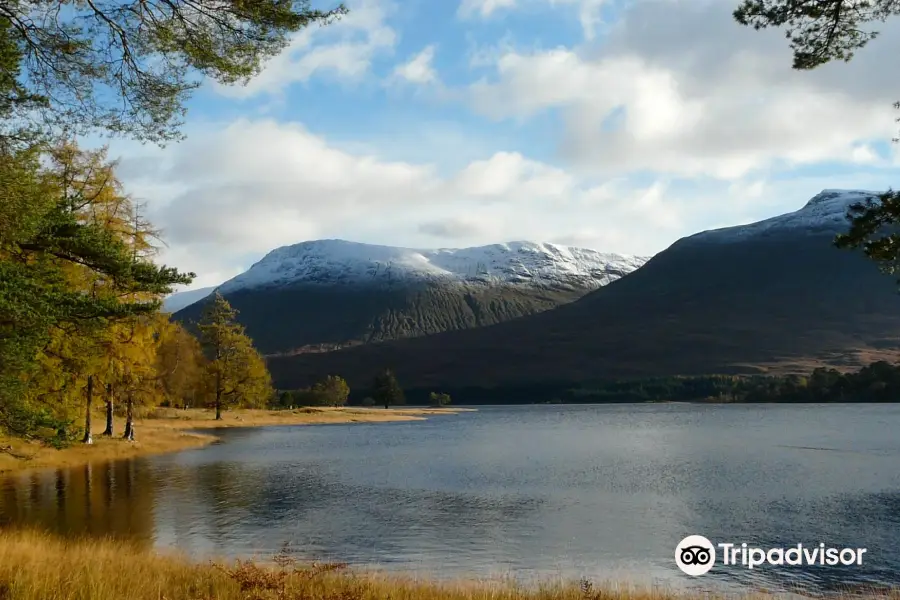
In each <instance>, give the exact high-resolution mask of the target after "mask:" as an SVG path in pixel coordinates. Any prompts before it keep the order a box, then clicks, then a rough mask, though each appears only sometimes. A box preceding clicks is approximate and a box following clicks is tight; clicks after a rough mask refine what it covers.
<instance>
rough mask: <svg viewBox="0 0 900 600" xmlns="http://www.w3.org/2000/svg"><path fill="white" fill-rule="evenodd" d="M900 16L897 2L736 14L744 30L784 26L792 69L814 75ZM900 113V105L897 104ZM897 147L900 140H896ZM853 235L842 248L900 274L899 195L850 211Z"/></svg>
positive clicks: (801, 5)
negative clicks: (877, 26) (856, 251)
mask: <svg viewBox="0 0 900 600" xmlns="http://www.w3.org/2000/svg"><path fill="white" fill-rule="evenodd" d="M896 15H900V3H898V2H895V1H894V0H864V1H858V0H743V2H742V3H741V4H740V6H738V8H737V9H736V10H735V11H734V18H735V19H736V20H737V22H738V23H740V24H741V25H746V26H750V27H753V28H754V29H765V28H768V27H780V28H783V29H784V32H785V37H787V39H788V40H789V41H790V46H791V49H792V50H793V54H794V60H793V67H794V68H795V69H798V70H810V69H815V68H816V67H819V66H822V65H824V64H827V63H829V62H831V61H834V60H842V61H845V62H848V61H850V60H851V59H852V58H853V56H854V54H855V53H856V52H857V51H858V50H860V49H862V48H864V47H865V46H866V45H867V44H868V43H869V42H870V41H872V40H874V39H875V38H876V37H877V36H878V32H877V31H875V30H874V29H872V28H871V25H872V24H874V23H877V22H884V21H885V20H887V19H888V18H890V17H893V16H896ZM894 107H895V108H900V102H897V103H895V104H894ZM894 141H895V142H897V141H898V139H894ZM847 217H848V219H849V221H850V228H849V231H848V232H847V233H845V234H841V235H838V236H837V238H836V239H835V245H836V246H838V247H839V248H846V249H861V250H862V251H863V252H864V253H865V254H866V256H868V257H869V258H870V259H872V260H874V261H875V262H876V263H878V264H879V266H880V267H881V268H882V269H883V270H884V271H886V272H888V273H897V272H898V269H900V232H898V231H897V229H896V225H897V224H900V192H896V191H893V190H888V191H887V192H885V193H884V194H880V195H879V197H878V198H877V199H875V200H868V201H866V202H861V203H857V204H854V205H853V206H851V207H850V208H849V210H848V213H847Z"/></svg>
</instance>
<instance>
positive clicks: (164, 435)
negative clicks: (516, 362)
mask: <svg viewBox="0 0 900 600" xmlns="http://www.w3.org/2000/svg"><path fill="white" fill-rule="evenodd" d="M473 410H475V409H471V408H427V407H422V408H415V407H412V408H405V407H398V408H390V409H384V408H367V407H309V408H297V409H294V410H264V409H240V410H231V411H226V412H224V413H223V414H222V420H221V421H216V420H215V413H214V411H213V410H211V409H198V408H194V409H188V410H181V409H166V408H161V409H155V410H151V411H149V413H148V414H147V415H145V416H144V417H143V418H139V419H135V424H134V428H135V438H136V439H135V441H134V442H127V441H125V440H123V439H121V431H122V427H124V422H123V421H124V420H123V419H122V418H121V417H118V418H117V419H116V425H117V428H118V431H117V435H116V436H115V437H111V438H110V437H105V436H103V435H101V434H102V432H103V430H104V429H105V428H106V421H105V416H103V415H100V414H99V413H98V414H95V415H94V416H93V419H92V420H93V424H94V426H93V428H92V431H93V436H94V443H93V444H82V443H80V442H74V443H73V444H72V445H71V446H69V447H67V448H63V449H61V450H57V449H55V448H50V447H47V446H43V445H41V444H38V443H36V442H28V441H25V440H20V439H16V438H3V437H0V449H3V451H2V452H0V477H3V476H8V475H13V474H18V473H26V472H30V471H37V470H44V469H53V468H56V469H64V468H69V467H76V466H81V465H84V464H86V463H91V462H105V461H110V460H121V459H126V458H136V457H139V456H152V455H156V454H168V453H170V452H180V451H183V450H192V449H196V448H202V447H204V446H208V445H210V444H213V443H216V442H217V441H219V440H220V439H221V438H219V437H218V436H216V435H215V434H214V433H212V432H204V431H203V430H213V429H224V428H241V427H245V428H253V427H273V426H288V425H323V424H329V423H334V424H342V423H391V422H403V421H424V420H426V419H427V418H428V417H429V416H433V415H454V414H459V413H461V412H469V411H473Z"/></svg>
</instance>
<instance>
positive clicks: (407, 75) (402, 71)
mask: <svg viewBox="0 0 900 600" xmlns="http://www.w3.org/2000/svg"><path fill="white" fill-rule="evenodd" d="M432 60H434V46H433V45H431V46H426V47H425V48H424V49H422V51H421V52H419V53H418V54H416V55H415V56H414V57H412V58H411V59H410V60H409V61H408V62H406V63H403V64H402V65H398V66H397V67H396V68H395V69H394V77H395V78H398V79H402V80H405V81H408V82H410V83H418V84H427V83H435V82H436V81H437V73H435V70H434V67H433V66H432V65H431V62H432Z"/></svg>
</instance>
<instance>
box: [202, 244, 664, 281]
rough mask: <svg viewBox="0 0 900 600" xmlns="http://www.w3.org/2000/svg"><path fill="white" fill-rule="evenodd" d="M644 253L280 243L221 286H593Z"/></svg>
mask: <svg viewBox="0 0 900 600" xmlns="http://www.w3.org/2000/svg"><path fill="white" fill-rule="evenodd" d="M646 261H647V258H645V257H637V256H625V255H620V254H609V253H603V252H597V251H595V250H588V249H585V248H572V247H568V246H560V245H557V244H541V243H534V242H509V243H507V244H493V245H490V246H480V247H475V248H441V249H438V250H418V249H413V248H398V247H393V246H379V245H373V244H362V243H356V242H348V241H344V240H317V241H309V242H302V243H299V244H294V245H292V246H283V247H281V248H277V249H275V250H273V251H271V252H269V254H267V255H266V256H265V257H263V259H262V260H260V261H259V262H257V263H256V264H254V265H253V266H252V267H250V269H249V270H247V271H246V272H244V273H242V274H240V275H238V276H237V277H234V278H233V279H230V280H229V281H226V282H225V283H223V284H222V285H221V286H219V288H218V289H219V291H220V292H222V293H223V294H229V293H231V292H234V291H236V290H239V289H246V288H258V287H268V286H284V285H291V284H297V283H306V284H331V285H334V284H366V283H369V284H371V283H380V284H390V283H397V282H406V281H432V282H457V283H460V284H472V285H478V284H480V285H484V284H523V285H524V284H530V285H535V286H547V287H552V286H565V287H573V286H580V287H586V288H589V289H594V288H598V287H601V286H603V285H606V284H607V283H610V282H611V281H614V280H616V279H618V278H619V277H621V276H623V275H625V274H627V273H630V272H631V271H633V270H635V269H637V268H638V267H640V266H641V265H643V264H644V263H645V262H646Z"/></svg>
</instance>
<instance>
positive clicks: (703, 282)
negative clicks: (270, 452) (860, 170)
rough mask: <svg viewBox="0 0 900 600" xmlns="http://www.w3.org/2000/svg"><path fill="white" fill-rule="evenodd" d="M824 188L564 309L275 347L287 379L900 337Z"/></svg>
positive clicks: (895, 311)
mask: <svg viewBox="0 0 900 600" xmlns="http://www.w3.org/2000/svg"><path fill="white" fill-rule="evenodd" d="M867 195H868V193H866V192H842V191H836V190H826V191H824V192H822V193H821V194H819V195H817V196H816V197H815V198H813V199H812V200H811V201H810V202H809V203H808V204H807V205H806V206H805V207H804V208H802V209H801V210H800V211H797V212H795V213H791V214H789V215H784V216H782V217H776V218H775V219H769V220H767V221H763V222H761V223H757V224H753V225H749V226H742V227H732V228H727V229H723V230H717V231H712V232H704V233H700V234H697V235H694V236H691V237H688V238H684V239H682V240H679V241H678V242H676V243H675V244H673V245H672V246H671V247H669V248H668V249H667V250H665V251H664V252H661V253H660V254H658V255H657V256H655V257H653V258H652V259H651V260H650V261H649V262H647V263H646V264H645V265H644V266H643V267H642V268H640V269H639V270H637V271H635V272H634V273H632V274H630V275H629V276H628V277H624V278H622V279H620V280H618V281H615V282H613V283H611V284H610V285H608V286H606V287H604V288H603V289H600V290H598V291H595V292H593V293H591V294H588V295H586V296H584V297H583V298H581V299H580V300H578V301H577V302H573V303H571V304H568V305H565V306H561V307H559V308H557V309H555V310H553V311H548V312H545V313H542V314H538V315H533V316H528V317H524V318H522V319H518V320H516V321H512V322H508V323H502V324H499V325H495V326H491V327H485V328H481V329H476V330H470V331H458V332H449V333H445V334H441V335H436V336H430V337H428V338H421V339H415V340H402V341H398V342H391V343H385V344H379V345H377V346H371V347H363V348H354V349H349V350H343V351H340V352H334V353H330V354H328V355H320V356H297V357H285V358H275V359H273V360H271V361H270V368H271V370H272V372H273V376H274V377H275V380H276V383H277V384H278V385H280V386H283V387H293V386H295V385H303V384H305V383H306V382H307V381H308V380H309V379H310V378H313V377H316V376H318V375H319V374H321V373H340V374H342V375H345V376H347V377H348V378H349V380H350V382H351V385H353V384H356V385H365V384H367V383H368V381H369V380H370V377H371V376H372V375H373V374H374V372H375V371H376V370H377V369H378V368H383V367H384V366H392V367H394V368H395V369H396V370H397V372H398V375H399V376H400V377H401V380H402V382H403V383H404V385H406V386H410V387H424V386H451V385H452V386H455V387H463V386H470V385H471V386H495V385H509V384H513V383H516V384H521V383H529V382H534V383H539V382H550V381H559V382H563V381H564V382H577V381H586V380H591V379H601V378H607V377H638V376H650V375H669V374H701V373H711V372H740V371H742V370H747V368H748V365H770V364H784V363H792V362H793V363H796V362H798V361H808V360H826V361H828V360H830V361H832V362H835V361H842V360H847V359H848V357H851V358H852V355H853V354H854V353H864V352H869V351H873V350H878V349H881V348H898V347H900V295H898V294H897V289H896V284H895V281H894V280H893V278H891V277H888V276H885V275H884V274H882V273H881V272H879V270H878V269H877V268H876V266H875V265H874V264H873V263H872V262H871V261H868V260H867V259H865V258H864V257H863V256H861V255H860V254H859V253H854V252H849V251H844V250H838V249H836V248H834V246H833V244H832V240H833V237H834V234H835V233H837V232H839V231H842V230H844V229H845V228H846V221H845V219H844V217H843V215H844V214H845V210H846V206H847V205H848V204H850V203H852V202H855V201H857V200H858V199H860V198H864V197H867Z"/></svg>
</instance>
